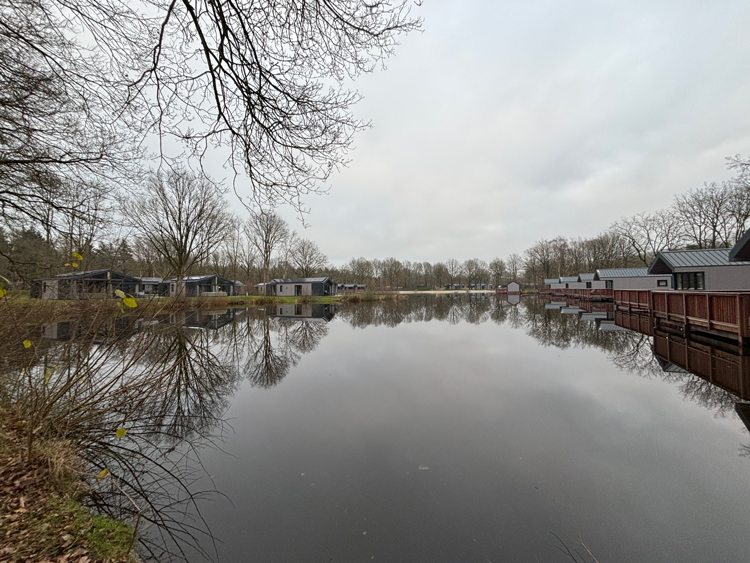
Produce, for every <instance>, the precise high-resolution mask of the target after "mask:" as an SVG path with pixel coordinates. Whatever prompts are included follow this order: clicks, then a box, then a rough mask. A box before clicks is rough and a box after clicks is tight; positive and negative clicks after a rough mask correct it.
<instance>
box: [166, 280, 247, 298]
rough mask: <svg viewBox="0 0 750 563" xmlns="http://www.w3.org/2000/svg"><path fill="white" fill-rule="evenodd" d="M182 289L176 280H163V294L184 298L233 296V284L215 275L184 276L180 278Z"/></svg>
mask: <svg viewBox="0 0 750 563" xmlns="http://www.w3.org/2000/svg"><path fill="white" fill-rule="evenodd" d="M182 285H183V289H182V291H180V289H179V287H178V286H179V283H178V281H177V278H172V279H169V280H164V282H163V283H162V289H161V291H162V292H163V294H166V295H170V296H176V295H178V294H180V295H182V296H184V297H228V296H233V295H235V286H234V282H233V281H232V280H230V279H228V278H225V277H222V276H217V275H215V274H209V275H203V276H186V277H184V278H182Z"/></svg>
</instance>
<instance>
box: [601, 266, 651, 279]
mask: <svg viewBox="0 0 750 563" xmlns="http://www.w3.org/2000/svg"><path fill="white" fill-rule="evenodd" d="M648 275H649V274H648V268H608V269H600V270H597V271H596V274H595V276H596V277H595V278H594V279H596V280H601V279H602V278H644V277H646V276H648Z"/></svg>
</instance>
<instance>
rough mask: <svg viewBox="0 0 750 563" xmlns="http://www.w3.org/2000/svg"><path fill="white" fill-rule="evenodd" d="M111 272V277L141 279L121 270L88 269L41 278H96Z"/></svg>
mask: <svg viewBox="0 0 750 563" xmlns="http://www.w3.org/2000/svg"><path fill="white" fill-rule="evenodd" d="M107 273H110V274H111V277H113V278H115V279H129V280H133V281H139V280H140V278H136V277H134V276H129V275H127V274H123V273H120V272H112V271H111V270H86V271H84V272H67V273H65V274H58V275H56V276H54V277H51V278H39V279H41V280H59V279H73V278H94V277H97V276H102V275H106V274H107Z"/></svg>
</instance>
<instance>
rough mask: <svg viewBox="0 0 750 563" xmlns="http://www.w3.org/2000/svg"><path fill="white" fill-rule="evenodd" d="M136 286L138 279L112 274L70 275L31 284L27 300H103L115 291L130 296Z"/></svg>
mask: <svg viewBox="0 0 750 563" xmlns="http://www.w3.org/2000/svg"><path fill="white" fill-rule="evenodd" d="M139 284H140V279H139V278H136V277H133V276H128V275H127V274H122V273H120V272H113V271H112V270H89V271H86V272H70V273H68V274H60V275H59V276H55V277H52V278H40V279H38V280H33V281H32V282H31V291H30V292H29V296H30V297H33V298H36V299H106V298H108V297H114V296H115V291H116V290H118V289H119V290H121V291H124V292H125V293H129V294H132V295H134V294H135V293H136V292H137V291H138V285H139Z"/></svg>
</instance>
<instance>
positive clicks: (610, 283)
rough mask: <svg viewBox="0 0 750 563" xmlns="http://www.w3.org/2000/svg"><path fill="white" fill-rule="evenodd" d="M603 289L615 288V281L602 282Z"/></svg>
mask: <svg viewBox="0 0 750 563" xmlns="http://www.w3.org/2000/svg"><path fill="white" fill-rule="evenodd" d="M604 287H605V288H607V289H614V288H615V280H604Z"/></svg>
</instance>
